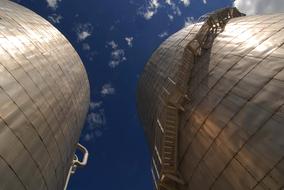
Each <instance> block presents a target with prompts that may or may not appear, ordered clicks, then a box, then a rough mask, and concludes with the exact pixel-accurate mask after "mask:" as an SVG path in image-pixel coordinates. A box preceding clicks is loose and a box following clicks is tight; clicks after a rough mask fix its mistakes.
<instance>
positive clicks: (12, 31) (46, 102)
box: [0, 0, 90, 190]
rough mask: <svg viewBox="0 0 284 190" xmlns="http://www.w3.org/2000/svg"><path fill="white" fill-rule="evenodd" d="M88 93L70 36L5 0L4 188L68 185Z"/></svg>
mask: <svg viewBox="0 0 284 190" xmlns="http://www.w3.org/2000/svg"><path fill="white" fill-rule="evenodd" d="M89 93H90V92H89V83H88V78H87V74H86V71H85V69H84V66H83V64H82V62H81V60H80V57H79V56H78V54H77V53H76V51H75V50H74V48H73V47H72V46H71V44H70V43H69V42H68V40H67V39H66V38H65V37H64V36H63V35H62V34H61V33H60V32H59V31H58V30H56V29H55V28H54V27H53V26H52V25H51V24H50V23H49V22H47V21H46V20H44V19H43V18H41V17H40V16H39V15H37V14H35V13H34V12H32V11H30V10H28V9H26V8H24V7H22V6H20V5H18V4H16V3H13V2H10V1H8V0H7V1H6V0H1V1H0V189H1V190H21V189H25V190H39V189H43V190H61V189H63V188H64V185H65V181H66V178H67V176H68V171H69V168H70V166H71V164H72V161H73V158H74V152H75V149H76V145H77V142H78V141H79V136H80V132H81V129H82V127H83V124H84V121H85V116H86V113H87V110H88V106H89V96H90V95H89Z"/></svg>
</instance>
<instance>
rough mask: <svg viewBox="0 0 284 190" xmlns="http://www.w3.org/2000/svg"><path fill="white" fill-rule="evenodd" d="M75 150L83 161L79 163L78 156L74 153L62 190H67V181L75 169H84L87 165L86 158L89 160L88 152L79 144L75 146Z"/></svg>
mask: <svg viewBox="0 0 284 190" xmlns="http://www.w3.org/2000/svg"><path fill="white" fill-rule="evenodd" d="M77 149H78V150H79V151H80V152H81V153H82V154H83V160H82V161H80V160H79V158H78V156H77V155H76V153H74V159H73V161H72V164H71V166H70V168H69V172H68V175H67V178H66V181H65V185H64V190H67V187H68V184H69V180H70V177H71V175H73V174H75V172H76V169H77V167H84V166H86V165H87V162H88V158H89V152H88V150H87V149H86V148H85V147H84V146H83V145H81V144H79V143H78V144H77Z"/></svg>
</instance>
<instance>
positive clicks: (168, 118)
mask: <svg viewBox="0 0 284 190" xmlns="http://www.w3.org/2000/svg"><path fill="white" fill-rule="evenodd" d="M239 16H243V14H242V13H240V12H239V11H238V10H237V9H236V8H225V9H221V10H219V11H216V12H214V13H210V14H208V15H205V16H203V17H202V18H201V19H202V20H201V21H202V22H203V24H202V27H201V28H200V29H199V32H198V33H197V34H196V36H195V37H194V38H193V39H192V40H191V41H190V42H189V43H188V44H187V46H186V49H188V50H189V51H185V54H184V55H183V56H184V57H188V56H190V55H189V54H191V55H193V57H194V58H197V57H199V56H201V53H202V49H209V48H210V47H211V45H212V40H214V38H215V37H216V35H217V34H218V33H220V32H221V31H222V30H223V28H224V27H225V25H226V23H227V22H228V20H229V19H231V18H234V17H239ZM194 62H195V61H194ZM194 62H189V61H184V63H183V64H192V65H188V66H189V67H188V71H187V70H186V69H180V70H179V73H178V76H179V77H180V78H177V81H174V80H172V79H171V78H169V77H168V80H167V84H166V86H164V88H163V91H162V92H161V93H160V101H161V107H160V111H158V113H157V117H158V118H157V124H156V132H155V140H156V143H155V144H154V147H153V150H154V151H153V159H152V161H153V168H152V174H153V178H154V182H155V186H156V190H177V189H178V185H185V182H184V180H183V179H182V176H181V175H180V174H179V172H178V168H177V165H178V161H177V155H178V152H177V151H178V130H179V122H180V121H179V120H180V117H179V112H180V111H184V108H183V105H184V104H185V102H188V101H189V98H188V95H187V94H186V88H187V82H188V80H190V76H191V73H190V72H191V68H192V67H193V65H194V64H195V63H194ZM184 72H186V73H184ZM185 75H189V76H187V77H189V78H188V79H187V80H185V79H184V76H185Z"/></svg>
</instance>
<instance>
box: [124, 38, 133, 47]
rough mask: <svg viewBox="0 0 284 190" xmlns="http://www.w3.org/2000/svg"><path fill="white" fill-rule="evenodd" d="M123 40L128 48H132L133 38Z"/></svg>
mask: <svg viewBox="0 0 284 190" xmlns="http://www.w3.org/2000/svg"><path fill="white" fill-rule="evenodd" d="M124 39H125V41H126V42H127V45H128V46H129V47H132V46H133V39H134V38H133V37H125V38H124Z"/></svg>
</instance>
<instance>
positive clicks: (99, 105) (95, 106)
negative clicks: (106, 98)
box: [90, 101, 103, 110]
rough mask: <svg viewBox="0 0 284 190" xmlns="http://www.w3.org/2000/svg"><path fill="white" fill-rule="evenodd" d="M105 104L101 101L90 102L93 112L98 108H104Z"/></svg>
mask: <svg viewBox="0 0 284 190" xmlns="http://www.w3.org/2000/svg"><path fill="white" fill-rule="evenodd" d="M102 104H103V102H102V101H99V102H90V109H91V110H95V109H97V108H100V107H101V106H102Z"/></svg>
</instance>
